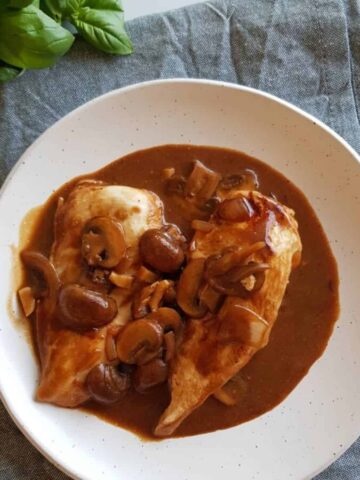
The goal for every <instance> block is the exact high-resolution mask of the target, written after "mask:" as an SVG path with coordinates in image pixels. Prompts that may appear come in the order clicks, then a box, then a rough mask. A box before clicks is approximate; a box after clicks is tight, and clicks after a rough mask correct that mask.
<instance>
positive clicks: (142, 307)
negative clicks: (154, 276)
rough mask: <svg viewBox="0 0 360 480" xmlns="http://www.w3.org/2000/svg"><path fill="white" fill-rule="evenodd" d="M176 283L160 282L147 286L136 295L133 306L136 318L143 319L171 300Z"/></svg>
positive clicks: (169, 281)
mask: <svg viewBox="0 0 360 480" xmlns="http://www.w3.org/2000/svg"><path fill="white" fill-rule="evenodd" d="M173 288H174V282H173V281H172V280H159V281H157V282H154V283H152V284H151V285H147V286H146V287H144V288H143V289H142V290H140V291H139V292H137V293H136V295H135V297H134V301H133V304H132V313H133V317H134V318H143V317H145V316H146V315H148V314H149V313H150V312H151V311H156V310H157V309H158V308H159V307H160V306H161V305H162V303H163V302H164V301H165V300H166V301H167V300H168V299H169V297H168V294H169V296H170V298H171V295H172V290H173Z"/></svg>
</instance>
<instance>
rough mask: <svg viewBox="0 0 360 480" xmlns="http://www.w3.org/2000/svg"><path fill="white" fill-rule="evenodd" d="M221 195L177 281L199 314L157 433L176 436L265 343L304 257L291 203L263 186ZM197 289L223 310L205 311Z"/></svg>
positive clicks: (184, 302)
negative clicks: (267, 193) (263, 190)
mask: <svg viewBox="0 0 360 480" xmlns="http://www.w3.org/2000/svg"><path fill="white" fill-rule="evenodd" d="M222 199H223V200H225V201H223V202H222V203H221V204H220V206H219V207H218V208H217V210H216V211H215V213H214V214H213V215H212V217H211V219H210V221H209V223H210V226H209V228H206V229H203V230H206V231H197V232H196V233H195V235H194V237H193V240H192V243H191V245H190V248H189V253H188V264H187V267H186V268H185V270H184V272H183V274H182V277H181V279H180V282H179V286H178V302H179V304H180V306H181V307H182V308H183V310H185V311H186V312H187V313H188V314H189V316H190V317H191V316H193V317H196V318H193V319H190V320H189V321H188V322H187V326H186V330H185V335H184V340H183V342H182V344H181V346H180V349H179V351H178V354H177V356H176V357H175V360H174V362H173V365H172V371H171V374H170V381H169V383H170V390H171V402H170V405H169V406H168V408H167V409H166V410H165V412H164V413H163V415H162V416H161V418H160V420H159V423H158V425H157V427H156V429H155V434H156V435H158V436H167V435H171V434H172V433H173V432H174V431H175V430H176V428H177V427H178V426H179V425H180V423H181V422H182V421H183V420H184V419H185V418H186V417H188V416H189V415H190V414H191V413H192V412H193V411H194V410H195V409H196V408H197V407H199V406H200V405H201V404H202V403H204V402H205V400H206V399H207V398H208V397H209V396H210V395H212V394H213V393H215V392H216V391H217V390H218V389H219V388H221V387H222V386H223V385H224V384H225V383H226V382H227V381H228V380H229V379H231V378H232V377H233V376H234V375H235V374H236V373H237V372H238V371H239V370H240V369H241V368H242V367H244V366H245V365H246V364H247V363H248V362H249V361H250V360H251V358H252V357H253V355H254V354H255V353H256V352H257V351H258V350H259V349H261V348H263V347H265V346H266V344H267V342H268V339H269V335H270V332H271V329H272V327H273V325H274V322H275V320H276V318H277V315H278V310H279V307H280V304H281V302H282V299H283V296H284V293H285V290H286V286H287V283H288V281H289V276H290V273H291V270H292V269H293V268H294V267H295V266H296V265H297V264H298V263H299V261H300V256H301V248H302V247H301V240H300V237H299V233H298V226H297V222H296V220H295V218H294V212H293V211H292V210H290V209H289V208H287V207H285V206H283V205H281V204H279V203H278V202H277V201H275V200H273V199H270V198H267V197H265V196H263V195H262V194H260V193H258V192H231V193H230V194H229V193H226V192H225V193H223V198H222ZM204 278H205V281H206V282H207V284H205V287H204V283H202V284H201V282H204ZM199 288H200V291H202V292H203V293H202V294H200V295H199V294H198V292H199ZM204 289H205V290H206V289H208V290H207V291H208V292H210V294H211V295H210V296H209V295H204V291H205V290H204ZM196 292H197V295H198V296H200V299H201V298H203V299H204V301H205V303H207V305H208V307H209V308H210V311H211V310H215V309H214V308H213V307H214V305H215V304H216V303H217V301H221V300H223V304H222V307H221V308H220V311H219V312H218V314H212V313H209V312H208V313H207V314H206V308H204V305H202V304H201V301H200V303H199V298H198V297H196V295H194V293H196ZM202 295H203V297H202ZM220 297H222V298H220ZM209 298H210V301H209ZM201 317H202V318H201Z"/></svg>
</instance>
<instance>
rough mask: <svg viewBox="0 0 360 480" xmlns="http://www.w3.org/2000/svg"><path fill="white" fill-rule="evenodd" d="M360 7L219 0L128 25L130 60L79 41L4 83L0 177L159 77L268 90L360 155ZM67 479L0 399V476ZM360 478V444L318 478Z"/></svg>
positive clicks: (319, 0) (331, 1) (321, 0)
mask: <svg viewBox="0 0 360 480" xmlns="http://www.w3.org/2000/svg"><path fill="white" fill-rule="evenodd" d="M359 9H360V6H359V2H358V0H347V1H346V0H343V1H341V0H301V1H299V0H287V1H285V0H234V1H225V0H224V1H221V0H219V1H212V2H206V3H202V4H199V5H195V6H192V7H188V8H184V9H180V10H175V11H173V12H169V13H166V14H162V15H153V16H149V17H144V18H140V19H136V20H133V21H131V22H129V23H128V30H129V33H130V35H131V37H132V39H133V42H134V46H135V53H134V54H133V55H132V56H130V57H123V58H121V57H112V56H107V55H104V54H102V53H99V52H96V51H94V50H93V49H91V48H90V47H88V46H87V45H86V44H85V43H83V42H82V41H81V40H78V41H77V42H76V44H75V46H74V47H73V48H72V50H71V51H70V52H69V53H68V54H67V55H66V56H65V57H64V58H62V59H61V60H60V61H59V62H58V63H57V65H55V66H54V67H53V68H51V69H47V70H39V71H30V72H27V73H26V74H25V75H23V76H22V77H21V78H19V79H17V80H16V81H14V82H11V83H8V84H5V85H4V86H2V87H0V181H3V180H4V179H5V177H6V175H7V173H8V172H9V170H10V168H11V167H12V166H13V165H14V163H15V162H16V160H17V159H18V158H19V156H20V155H21V154H22V153H23V152H24V150H25V149H26V147H28V146H29V145H30V144H31V143H32V142H33V141H34V140H35V139H36V138H37V137H38V136H39V135H40V134H41V133H42V132H43V131H44V130H45V129H46V128H48V127H49V126H50V125H52V124H53V123H54V122H55V121H56V120H58V119H59V118H61V117H63V116H64V115H65V114H66V113H68V112H69V111H70V110H73V109H74V108H75V107H77V106H79V105H81V104H83V103H85V102H87V101H88V100H90V99H92V98H94V97H96V96H98V95H101V94H102V93H105V92H108V91H110V90H113V89H115V88H119V87H122V86H124V85H129V84H132V83H137V82H141V81H144V80H150V79H156V78H171V77H195V78H210V79H218V80H224V81H228V82H234V83H237V84H241V85H247V86H251V87H254V88H258V89H260V90H265V91H267V92H270V93H273V94H275V95H277V96H279V97H281V98H283V99H285V100H288V101H290V102H292V103H294V104H296V105H298V106H299V107H301V108H303V109H304V110H306V111H307V112H309V113H312V114H313V115H315V116H316V117H318V118H319V119H321V120H322V121H324V122H325V123H326V124H327V125H329V126H330V127H332V128H333V129H334V130H335V131H337V132H338V133H339V134H340V135H341V136H343V137H344V138H345V139H346V140H347V141H348V142H349V143H350V144H351V145H352V146H353V147H354V148H355V149H356V150H357V151H358V152H360V125H359V94H360V75H359V73H360V48H359V47H360V21H359V20H360V15H359V14H360V12H359ZM66 478H67V477H66V476H65V475H64V474H62V473H60V472H59V471H58V470H57V469H56V468H55V467H53V466H52V465H50V464H49V463H48V462H47V461H46V460H45V459H44V458H43V457H42V456H41V455H40V454H39V453H38V452H37V451H36V450H35V449H34V448H33V447H32V446H31V445H30V444H29V443H28V441H27V440H26V439H25V437H23V436H22V434H21V433H20V432H19V431H18V430H17V428H16V427H15V425H14V424H13V423H12V421H11V420H10V418H9V416H8V415H7V413H6V412H5V410H4V408H3V407H2V406H1V405H0V480H15V479H16V480H17V479H26V480H35V479H36V480H43V479H44V480H45V479H54V480H55V479H56V480H65V479H66ZM356 479H360V441H358V442H357V443H355V444H354V445H353V446H352V448H350V449H349V450H348V451H347V452H346V453H345V454H344V455H343V456H342V457H341V458H340V459H339V460H338V461H337V462H335V463H334V464H333V465H332V466H331V467H329V468H328V469H327V470H326V471H325V472H323V473H322V474H321V475H319V476H318V477H317V480H356ZM262 480H268V479H262Z"/></svg>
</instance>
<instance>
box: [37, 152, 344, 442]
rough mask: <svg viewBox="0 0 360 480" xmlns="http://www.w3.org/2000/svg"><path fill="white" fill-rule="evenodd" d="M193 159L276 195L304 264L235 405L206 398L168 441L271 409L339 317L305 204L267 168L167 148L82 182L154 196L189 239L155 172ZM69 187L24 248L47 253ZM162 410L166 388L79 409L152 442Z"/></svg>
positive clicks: (323, 250) (333, 283) (231, 155)
mask: <svg viewBox="0 0 360 480" xmlns="http://www.w3.org/2000/svg"><path fill="white" fill-rule="evenodd" d="M196 159H198V160H201V162H203V163H204V164H205V165H207V166H208V167H209V168H212V169H213V170H215V171H218V172H220V173H221V174H229V173H236V172H239V171H240V170H241V169H243V168H250V169H253V170H254V171H255V172H256V173H257V175H258V178H259V182H260V187H259V190H260V191H261V192H262V193H264V194H266V195H275V196H276V198H277V199H278V200H279V201H280V202H282V203H284V204H285V205H287V206H289V207H291V208H293V209H294V210H295V213H296V218H297V221H298V223H299V230H300V236H301V239H302V243H303V257H302V262H301V266H300V267H299V268H298V269H296V270H295V271H294V272H293V273H292V274H291V277H290V283H289V286H288V288H287V292H286V295H285V297H284V300H283V303H282V306H281V309H280V313H279V316H278V319H277V322H276V323H275V326H274V328H273V330H272V333H271V337H270V342H269V344H268V345H267V346H266V347H265V348H264V349H262V350H260V351H259V352H258V353H257V354H256V355H255V356H254V358H253V359H252V360H251V361H250V363H249V364H248V365H247V366H246V367H245V368H243V369H242V370H241V373H240V376H241V378H242V383H243V385H244V395H243V398H242V401H241V402H240V403H239V404H238V405H236V406H233V407H227V406H224V405H222V404H221V403H219V402H218V401H217V400H215V399H213V398H209V399H208V400H207V401H206V402H205V403H204V405H202V406H201V407H200V408H198V409H197V410H196V411H195V412H194V413H193V414H192V415H190V417H189V418H187V419H186V420H185V421H184V422H183V423H182V424H181V426H180V427H179V428H178V430H177V431H176V433H175V436H186V435H195V434H199V433H204V432H209V431H213V430H217V429H223V428H227V427H231V426H234V425H238V424H240V423H243V422H246V421H248V420H250V419H252V418H254V417H256V416H258V415H261V414H262V413H264V412H267V411H268V410H270V409H272V408H273V407H275V406H276V405H278V404H279V403H280V402H281V401H282V400H283V399H284V398H285V397H286V396H287V395H288V394H289V393H290V392H291V390H292V389H293V388H294V387H295V386H296V385H297V384H298V383H299V381H300V380H301V379H302V378H303V377H304V375H305V374H306V373H307V372H308V370H309V368H310V367H311V365H312V364H313V363H314V362H315V360H316V359H318V358H319V357H320V355H321V354H322V353H323V351H324V349H325V347H326V345H327V342H328V340H329V337H330V335H331V333H332V330H333V327H334V323H335V321H336V318H337V316H338V275H337V267H336V262H335V260H334V257H333V255H332V253H331V250H330V247H329V244H328V241H327V239H326V236H325V234H324V232H323V230H322V227H321V225H320V222H319V220H318V219H317V217H316V215H315V213H314V211H313V209H312V208H311V206H310V205H309V203H308V201H307V200H306V198H305V196H304V195H303V194H302V193H301V192H300V191H299V190H298V189H297V188H296V187H295V186H294V185H293V184H292V183H291V182H290V181H289V180H287V179H286V178H285V177H284V176H283V175H281V174H280V173H278V172H276V171H275V170H273V169H272V168H270V167H269V166H267V165H266V164H264V163H262V162H260V161H258V160H255V159H253V158H251V157H249V156H247V155H245V154H243V153H240V152H237V151H233V150H226V149H221V148H213V147H194V146H185V145H184V146H182V145H166V146H161V147H156V148H152V149H149V150H143V151H139V152H136V153H133V154H131V155H129V156H127V157H124V158H122V159H119V160H117V161H115V162H113V163H111V164H110V165H108V166H106V167H105V168H103V169H102V170H100V171H98V172H96V173H94V174H91V175H87V176H86V177H83V178H94V179H97V180H103V181H105V182H108V183H109V184H119V185H128V186H132V187H137V188H146V189H149V190H152V191H154V192H155V193H157V194H158V195H159V196H160V198H161V199H162V200H163V202H164V205H165V218H166V220H167V221H168V222H173V223H176V224H177V225H178V226H179V227H180V228H181V229H182V231H183V233H184V234H185V235H186V236H187V237H188V238H191V236H192V230H191V227H190V224H189V222H188V221H186V220H184V219H183V218H182V217H181V216H180V215H179V211H178V209H177V208H176V207H175V206H174V205H173V204H172V202H171V199H170V198H169V197H167V196H166V195H165V194H164V183H163V180H162V177H161V172H162V170H163V169H164V168H167V167H174V168H175V169H176V173H182V174H184V175H188V174H189V173H190V171H191V168H192V164H193V161H194V160H196ZM76 181H77V180H73V181H72V182H70V183H69V184H66V185H65V186H63V187H62V188H61V189H59V190H58V191H57V192H55V194H54V195H53V196H52V197H51V198H50V200H49V201H48V202H47V204H46V205H45V207H44V210H43V213H42V215H41V217H40V219H39V221H38V224H37V225H36V228H34V231H33V235H32V237H31V240H30V244H29V246H30V247H31V248H33V249H37V250H40V251H42V252H44V253H46V254H48V253H49V249H50V246H51V243H52V240H53V234H52V229H53V215H54V212H55V208H56V201H57V198H58V197H59V196H60V195H62V196H66V195H67V193H68V192H69V191H70V190H71V188H72V186H73V185H74V183H76ZM168 402H169V393H168V390H167V386H166V385H162V386H160V387H155V388H153V389H152V390H151V391H150V392H149V393H146V394H138V393H136V392H130V393H129V394H127V396H126V397H125V398H124V399H123V400H122V401H121V402H120V403H118V404H116V405H113V406H103V405H98V404H95V403H92V402H90V403H89V404H88V405H86V406H84V407H83V409H84V410H86V411H88V412H91V413H95V414H96V415H98V416H100V417H101V418H103V419H106V420H108V421H110V422H112V423H115V424H117V425H119V426H122V427H124V428H127V429H129V430H132V431H134V432H136V433H137V434H139V435H140V436H142V437H143V438H148V439H156V438H155V437H154V436H153V435H152V430H153V428H154V426H155V425H156V423H157V421H158V419H159V417H160V415H161V413H162V412H163V411H164V409H165V407H166V406H167V404H168Z"/></svg>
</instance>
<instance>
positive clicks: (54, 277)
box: [21, 250, 60, 315]
mask: <svg viewBox="0 0 360 480" xmlns="http://www.w3.org/2000/svg"><path fill="white" fill-rule="evenodd" d="M21 259H22V261H23V262H24V264H25V266H26V267H27V268H28V269H30V270H31V271H32V272H34V273H35V274H37V275H36V277H35V281H34V284H33V285H32V293H33V295H34V297H35V298H44V307H45V308H46V310H47V313H48V315H51V314H52V313H53V312H54V310H55V307H56V300H57V293H58V290H59V288H60V280H59V277H58V274H57V273H56V270H55V268H54V265H53V264H52V263H51V262H50V261H49V260H48V259H47V258H46V257H45V256H44V255H43V254H42V253H39V252H33V251H28V250H25V251H23V252H22V253H21Z"/></svg>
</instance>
